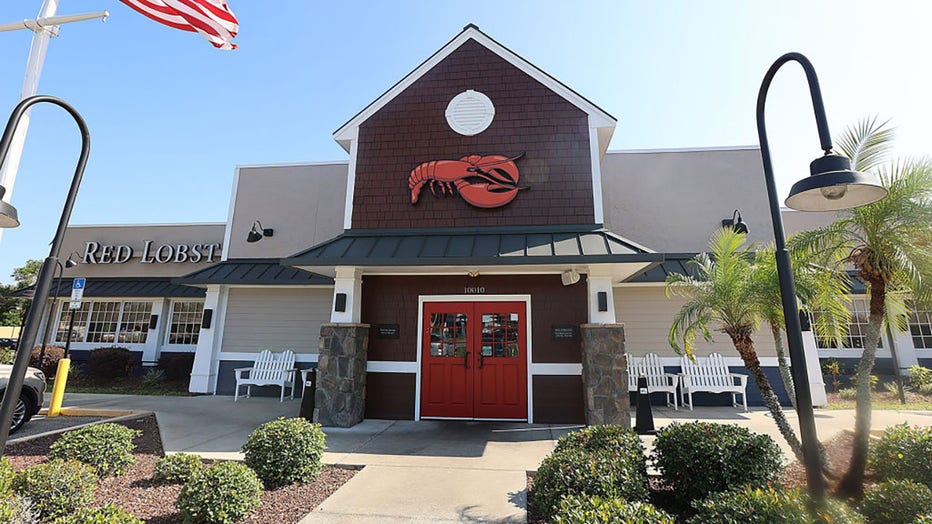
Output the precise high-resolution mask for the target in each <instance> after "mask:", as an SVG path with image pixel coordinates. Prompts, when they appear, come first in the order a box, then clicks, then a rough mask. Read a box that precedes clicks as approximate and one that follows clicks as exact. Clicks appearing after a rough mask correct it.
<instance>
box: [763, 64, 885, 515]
mask: <svg viewBox="0 0 932 524" xmlns="http://www.w3.org/2000/svg"><path fill="white" fill-rule="evenodd" d="M787 62H796V63H798V64H799V65H800V66H802V68H803V71H804V72H805V73H806V80H807V81H808V83H809V97H810V98H811V99H812V109H813V112H814V113H815V119H816V126H817V127H818V130H819V141H820V143H821V144H820V145H821V149H822V151H824V152H825V154H824V156H823V157H821V158H819V159H817V160H816V161H814V162H812V164H810V172H811V174H812V176H810V177H809V178H807V179H805V180H802V181H800V182H797V183H796V184H794V185H793V188H792V190H791V191H790V196H789V197H788V198H787V199H786V205H787V206H789V207H791V208H794V209H799V210H803V211H832V210H841V209H850V208H852V207H857V206H861V205H864V204H869V203H871V202H876V201H877V200H880V199H881V198H883V197H884V196H886V194H887V191H886V190H885V189H884V188H883V187H880V184H879V183H878V182H877V180H876V179H874V178H873V177H871V176H869V175H865V174H863V173H857V172H855V171H851V163H850V162H849V161H848V160H847V159H846V158H843V157H840V156H838V155H836V154H835V153H833V152H832V135H831V134H830V133H829V130H828V119H826V118H825V106H824V104H823V103H822V90H821V89H819V79H818V77H817V76H816V72H815V68H813V67H812V63H811V62H810V61H809V59H808V58H806V57H805V56H803V55H801V54H799V53H787V54H785V55H783V56H781V57H780V58H778V59H777V61H776V62H774V63H773V65H771V66H770V69H768V70H767V73H766V74H765V75H764V80H763V82H762V83H761V86H760V91H759V93H758V95H757V135H758V137H759V138H760V152H761V162H762V163H763V167H764V181H765V182H766V185H767V196H768V198H769V201H770V202H769V203H770V217H771V221H772V222H773V236H774V241H775V242H774V243H775V246H776V253H775V255H776V262H777V275H778V277H779V279H780V295H781V301H782V303H783V318H784V319H785V322H786V341H787V346H788V348H789V353H790V363H791V369H792V374H793V382H795V384H796V412H797V414H798V416H799V435H800V441H801V443H802V454H803V463H804V464H805V466H806V482H807V485H808V488H809V494H810V495H811V496H812V498H813V500H814V501H820V500H822V499H823V498H825V482H824V481H823V479H822V471H821V460H820V458H819V439H818V435H817V434H816V425H815V415H814V414H813V412H812V392H811V390H810V389H809V372H808V370H807V369H806V354H805V352H804V350H803V336H802V326H801V325H800V321H799V316H800V315H799V308H798V306H797V303H796V283H795V282H794V281H793V268H792V266H791V264H790V254H789V252H788V251H787V250H786V238H785V233H784V231H783V216H782V215H781V212H780V202H779V200H778V199H777V188H776V183H775V181H774V175H773V163H772V162H771V160H770V144H769V143H768V142H767V128H766V125H765V124H764V105H765V104H766V102H767V91H768V90H769V89H770V84H771V82H772V81H773V77H774V75H776V74H777V71H778V70H779V69H780V68H781V67H782V66H783V64H785V63H787Z"/></svg>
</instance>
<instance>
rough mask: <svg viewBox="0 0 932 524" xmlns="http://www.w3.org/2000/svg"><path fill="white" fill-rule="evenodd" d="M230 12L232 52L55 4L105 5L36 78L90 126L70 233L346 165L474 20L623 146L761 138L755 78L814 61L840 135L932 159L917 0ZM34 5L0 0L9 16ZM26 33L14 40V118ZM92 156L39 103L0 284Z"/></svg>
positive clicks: (795, 163) (181, 218)
mask: <svg viewBox="0 0 932 524" xmlns="http://www.w3.org/2000/svg"><path fill="white" fill-rule="evenodd" d="M228 1H229V3H230V4H231V7H232V9H233V10H234V12H235V13H236V14H237V16H238V18H239V20H240V26H241V27H240V36H239V37H237V39H236V42H237V43H238V44H239V45H240V49H239V50H237V51H232V52H224V51H219V50H215V49H214V48H213V47H211V46H210V45H209V44H208V43H207V41H206V40H204V39H203V38H201V37H200V36H198V35H195V34H190V33H184V32H181V31H177V30H173V29H170V28H167V27H164V26H161V25H159V24H156V23H155V22H152V21H150V20H148V19H146V18H144V17H142V16H141V15H139V14H137V13H136V12H134V11H132V10H130V9H129V8H127V7H126V6H124V5H123V4H121V3H119V2H117V1H116V0H61V4H60V7H59V14H71V13H81V12H88V11H99V10H109V11H110V13H111V17H110V19H109V20H108V21H107V22H106V23H100V22H95V21H92V22H82V23H76V24H68V25H67V26H64V27H63V28H62V31H61V36H60V37H59V38H57V39H54V40H53V41H52V43H51V46H50V49H49V53H48V58H47V60H46V63H45V69H44V72H43V75H42V79H41V82H40V85H39V91H40V92H41V93H47V94H52V95H56V96H59V97H62V98H64V99H65V100H67V101H69V102H70V103H72V104H73V105H74V106H75V107H76V108H77V109H78V110H79V111H80V112H81V113H82V114H83V116H84V118H85V119H86V120H87V122H88V125H89V126H90V129H91V136H92V151H91V159H90V163H89V165H88V170H87V173H86V178H85V182H84V184H83V186H82V188H81V193H80V196H79V198H78V203H77V206H76V208H75V210H74V214H73V216H72V223H75V224H89V223H90V224H96V223H165V222H208V221H209V222H221V221H224V220H225V219H226V215H227V206H228V203H229V196H230V186H231V180H232V177H233V170H234V168H235V166H236V165H239V164H257V163H280V162H302V161H322V160H334V159H344V158H346V154H345V153H344V152H343V150H342V149H341V148H340V147H339V146H338V145H337V144H336V143H335V142H334V141H333V138H332V136H331V134H332V132H333V131H334V130H335V129H336V128H337V127H339V126H340V125H341V124H343V123H344V122H345V121H346V120H348V119H349V118H350V117H352V116H353V115H354V114H355V113H356V112H357V111H359V110H360V109H362V108H363V107H364V106H365V105H366V104H368V103H369V102H370V101H372V100H373V99H375V98H376V97H377V96H378V95H380V94H381V93H382V92H383V91H384V90H385V89H387V88H388V87H389V86H391V85H392V84H393V83H394V82H396V81H397V80H399V79H400V78H401V77H402V76H404V75H405V74H407V73H408V72H409V71H411V70H412V69H413V68H414V67H416V66H417V65H418V64H419V63H420V62H421V61H423V60H424V59H425V58H427V57H428V56H429V55H430V54H432V53H433V52H434V51H436V50H437V49H439V48H440V47H441V46H442V45H443V44H445V43H446V42H447V41H448V40H449V39H450V38H452V37H453V36H454V35H456V34H457V33H458V32H459V31H460V30H461V29H462V27H463V26H464V25H466V24H467V23H469V22H473V23H476V24H477V25H479V27H480V28H481V29H482V30H483V31H484V32H486V33H487V34H489V35H490V36H491V37H492V38H495V39H496V40H498V41H499V42H501V43H502V44H504V45H505V46H507V47H509V48H511V49H512V50H514V51H515V52H517V53H519V54H521V55H522V56H524V57H525V58H526V59H528V60H529V61H531V62H532V63H534V64H536V65H537V66H539V67H540V68H542V69H544V70H545V71H547V72H549V73H550V74H552V75H553V76H555V77H557V78H558V79H560V80H562V81H563V82H564V83H566V84H568V85H569V86H571V87H573V88H574V89H575V90H577V91H578V92H579V93H581V94H583V95H584V96H586V97H587V98H589V99H590V100H592V101H593V102H595V103H596V104H598V105H599V106H600V107H602V108H604V109H605V110H607V111H608V112H609V113H611V114H613V115H614V116H615V117H617V118H618V119H619V122H618V127H617V130H616V132H615V135H614V138H613V140H612V144H611V149H639V148H679V147H700V146H728V145H752V144H756V143H757V134H756V128H755V122H754V104H755V100H756V97H757V91H758V88H759V86H760V81H761V78H762V77H763V74H764V72H765V71H766V70H767V68H768V67H769V66H770V64H771V63H772V62H773V60H775V59H776V58H777V57H778V56H780V55H781V54H783V53H784V52H787V51H800V52H803V53H804V54H806V55H807V56H808V57H809V58H810V59H811V60H812V62H813V63H814V64H815V67H816V69H817V71H818V73H819V76H820V80H821V83H822V87H823V93H824V97H825V103H826V109H827V111H828V117H829V121H830V125H831V127H832V130H833V132H834V133H838V132H839V131H841V130H842V128H843V127H844V126H845V125H847V124H849V123H852V122H854V121H856V120H857V119H858V118H860V117H863V116H867V115H873V114H877V115H880V116H881V117H884V118H892V119H893V121H894V123H895V124H896V125H897V127H898V129H899V134H898V136H899V140H898V153H900V154H924V153H926V152H928V151H930V150H932V147H929V145H930V140H929V139H930V138H932V132H930V130H929V122H932V99H930V97H929V95H928V89H929V85H930V82H929V80H930V78H929V73H928V72H927V71H928V69H929V68H928V64H929V63H930V58H932V56H930V55H932V33H930V32H929V31H928V30H927V25H928V20H930V19H932V18H930V14H932V5H929V4H926V3H922V2H883V3H878V2H840V1H839V2H814V1H809V2H738V1H735V2H710V1H703V2H694V1H680V2H627V1H624V2H623V1H606V2H595V1H578V2H566V1H540V0H539V1H509V0H498V1H494V2H491V1H481V0H471V1H469V2H454V1H440V2H437V1H434V2H428V1H399V2H374V1H373V2H321V1H316V0H276V1H257V0H228ZM40 4H41V1H40V0H16V1H8V2H3V3H2V4H0V23H6V22H13V21H17V20H22V19H24V18H32V17H34V16H35V15H36V13H37V12H38V10H39V7H40ZM30 38H31V33H29V32H27V31H16V32H10V33H0V118H2V120H3V121H5V120H6V115H8V114H9V111H10V110H11V109H12V108H13V106H14V105H15V104H16V102H17V100H18V97H19V93H20V88H21V84H22V80H23V74H24V71H25V63H26V57H27V55H28V50H29V44H30ZM807 96H808V95H807V91H806V86H805V81H804V77H803V75H802V73H801V70H800V69H799V68H798V67H795V66H793V65H789V66H787V67H785V68H784V70H782V71H781V73H780V74H779V75H778V77H777V79H776V81H775V82H774V86H773V89H772V90H771V95H770V98H769V100H768V108H769V111H768V128H769V129H770V135H771V146H772V149H773V151H774V156H775V160H776V171H777V177H778V185H779V186H780V189H781V191H782V192H784V193H785V192H786V191H787V190H788V188H789V186H790V185H791V184H792V183H793V182H794V181H795V180H797V179H798V178H800V177H802V176H803V175H804V174H807V173H808V162H809V161H810V160H812V159H813V158H815V157H816V156H817V155H818V154H819V151H818V140H817V135H816V130H815V126H814V124H813V121H812V115H811V106H810V105H809V102H808V97H807ZM78 151H79V141H78V135H77V133H76V131H75V129H74V126H73V123H72V122H71V121H70V120H69V118H68V117H67V116H65V115H64V113H62V112H61V111H60V110H58V109H57V108H54V107H52V106H46V107H41V108H38V109H37V110H36V111H34V112H33V119H32V126H31V127H30V130H29V136H28V139H27V145H26V150H25V153H24V158H23V162H22V165H21V168H20V172H19V176H18V178H17V181H16V185H15V189H14V195H13V203H14V205H15V206H16V207H17V208H18V209H19V212H20V220H21V221H22V223H23V225H22V226H21V227H19V228H17V229H12V230H6V231H5V232H4V233H3V236H2V239H0V281H3V282H9V281H11V279H10V278H9V273H10V271H11V270H12V268H13V267H15V266H18V265H20V264H21V263H22V262H23V261H24V260H25V259H27V258H43V257H44V256H45V255H46V254H47V249H48V242H49V241H50V240H51V237H52V234H53V231H54V228H55V225H56V223H57V219H58V214H59V213H60V209H61V203H62V201H63V199H64V196H65V191H66V189H67V184H68V181H69V179H70V176H71V173H72V170H73V168H74V161H75V159H76V157H77V153H78ZM752 175H753V174H752ZM684 176H689V175H688V174H684ZM619 233H620V234H624V231H619Z"/></svg>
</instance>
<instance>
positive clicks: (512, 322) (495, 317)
mask: <svg viewBox="0 0 932 524" xmlns="http://www.w3.org/2000/svg"><path fill="white" fill-rule="evenodd" d="M519 353H520V350H519V347H518V314H517V313H484V314H483V315H482V356H484V357H503V358H516V357H518V355H519Z"/></svg>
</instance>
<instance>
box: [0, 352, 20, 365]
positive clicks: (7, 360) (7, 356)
mask: <svg viewBox="0 0 932 524" xmlns="http://www.w3.org/2000/svg"><path fill="white" fill-rule="evenodd" d="M14 360H16V352H15V351H13V350H12V349H7V348H0V364H6V365H12V364H13V361H14Z"/></svg>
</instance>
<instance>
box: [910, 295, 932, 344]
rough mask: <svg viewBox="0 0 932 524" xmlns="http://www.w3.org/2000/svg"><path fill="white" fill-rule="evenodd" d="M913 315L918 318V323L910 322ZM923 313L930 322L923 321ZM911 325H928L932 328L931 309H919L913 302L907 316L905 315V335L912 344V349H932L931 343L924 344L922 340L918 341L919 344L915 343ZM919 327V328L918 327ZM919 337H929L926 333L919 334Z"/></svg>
mask: <svg viewBox="0 0 932 524" xmlns="http://www.w3.org/2000/svg"><path fill="white" fill-rule="evenodd" d="M913 315H915V317H916V319H917V320H919V322H918V323H914V322H912V319H913ZM923 315H925V316H926V318H927V319H929V320H930V322H923V321H922V320H923V319H922V316H923ZM913 326H929V327H930V328H932V310H927V309H921V308H919V307H918V306H916V305H915V304H913V305H912V306H911V307H910V309H909V317H907V327H906V336H907V337H909V341H910V342H911V343H912V345H913V349H917V350H932V344H930V345H929V346H926V345H925V344H924V342H920V344H919V345H916V336H915V335H913ZM920 329H921V328H920ZM919 338H920V339H925V338H929V337H928V336H927V335H922V334H921V333H920V335H919Z"/></svg>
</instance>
